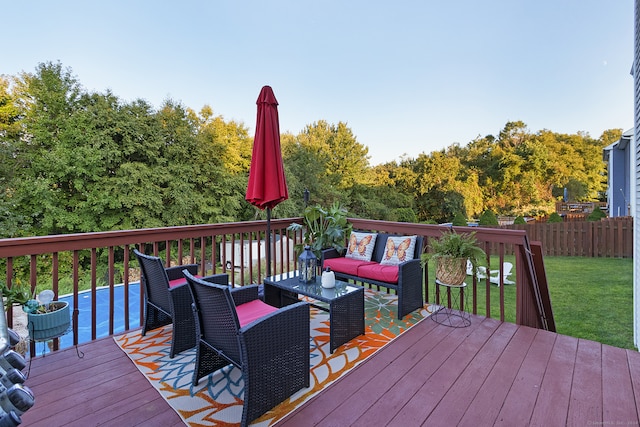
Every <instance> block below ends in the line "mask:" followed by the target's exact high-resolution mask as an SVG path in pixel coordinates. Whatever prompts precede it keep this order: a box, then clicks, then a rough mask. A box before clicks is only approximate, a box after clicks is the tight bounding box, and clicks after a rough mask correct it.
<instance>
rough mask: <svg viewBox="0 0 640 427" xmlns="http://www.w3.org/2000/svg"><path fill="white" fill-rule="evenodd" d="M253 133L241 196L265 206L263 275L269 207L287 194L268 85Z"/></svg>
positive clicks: (268, 253)
mask: <svg viewBox="0 0 640 427" xmlns="http://www.w3.org/2000/svg"><path fill="white" fill-rule="evenodd" d="M256 104H257V105H258V115H257V118H256V134H255V137H254V139H253V153H252V155H251V167H250V169H249V184H248V185H247V194H246V196H245V199H246V200H247V201H248V202H249V203H251V204H252V205H254V206H256V207H258V208H260V209H266V210H267V239H266V251H265V252H266V257H267V276H270V275H271V209H272V208H273V207H275V206H276V205H277V204H278V203H280V202H282V201H284V200H287V199H288V198H289V191H288V190H287V181H286V179H285V176H284V166H283V165H282V152H281V150H280V123H279V119H278V101H277V100H276V96H275V95H274V94H273V89H271V87H270V86H264V87H263V88H262V90H261V91H260V95H259V96H258V100H257V101H256Z"/></svg>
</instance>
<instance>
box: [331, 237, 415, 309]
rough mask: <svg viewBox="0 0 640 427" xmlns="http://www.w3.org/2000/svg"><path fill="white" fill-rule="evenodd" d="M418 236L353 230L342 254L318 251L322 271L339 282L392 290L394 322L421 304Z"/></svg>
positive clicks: (333, 250) (332, 251)
mask: <svg viewBox="0 0 640 427" xmlns="http://www.w3.org/2000/svg"><path fill="white" fill-rule="evenodd" d="M422 245H423V238H422V237H421V236H400V235H396V234H387V233H374V232H368V231H354V232H353V233H352V234H351V236H350V239H349V244H348V246H347V249H346V251H345V253H343V254H340V253H338V251H337V250H336V249H333V248H332V249H325V250H323V251H322V260H321V264H322V267H323V269H326V268H327V267H329V268H330V269H331V270H332V271H333V272H334V273H335V275H336V278H337V279H340V280H345V281H348V280H351V281H354V282H361V283H367V284H369V285H376V286H382V287H385V288H387V289H388V290H390V289H394V290H395V291H396V294H397V295H398V319H402V318H403V317H404V316H406V315H407V314H409V313H411V312H412V311H414V310H416V309H419V308H421V307H422V306H423V304H424V298H423V296H422V276H423V273H422V271H423V270H422V266H421V264H420V254H421V253H422Z"/></svg>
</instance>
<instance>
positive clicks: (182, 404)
mask: <svg viewBox="0 0 640 427" xmlns="http://www.w3.org/2000/svg"><path fill="white" fill-rule="evenodd" d="M396 307H397V298H396V296H395V295H389V294H386V293H381V292H376V291H374V290H371V289H365V334H364V335H361V336H359V337H357V338H355V339H353V340H351V341H349V342H348V343H346V344H344V345H342V346H340V347H339V348H338V349H337V350H336V351H335V352H334V353H333V354H331V353H330V352H329V314H328V313H326V312H324V311H321V310H317V309H315V308H313V307H312V308H311V346H310V350H311V386H310V387H308V388H304V389H302V390H300V391H298V392H297V393H296V394H294V395H293V396H291V397H290V398H289V399H288V400H286V401H284V402H282V403H281V404H280V405H278V406H276V407H275V408H273V409H272V410H271V411H269V412H267V413H265V414H264V415H263V416H262V417H260V418H258V419H257V420H255V421H254V422H253V424H252V425H257V426H269V425H273V424H275V423H276V422H277V421H278V420H280V419H281V418H283V417H284V416H285V415H287V414H288V413H289V412H291V411H293V410H294V409H295V408H297V407H298V406H300V405H301V404H303V403H304V402H305V401H307V400H308V399H310V398H311V397H312V396H314V395H315V394H316V393H318V392H320V391H321V390H322V389H323V388H325V387H327V386H328V385H329V384H331V383H332V382H334V381H335V380H337V379H338V378H340V376H342V375H344V374H345V373H347V372H348V371H350V370H351V369H353V368H354V367H355V366H356V365H358V364H359V363H361V362H362V361H363V360H365V359H366V358H368V357H369V356H371V355H372V354H373V353H375V352H376V351H378V350H379V349H380V348H382V347H384V346H385V345H386V344H388V343H389V342H391V341H392V340H393V339H394V338H396V337H397V336H399V335H400V334H402V333H403V332H405V331H406V330H408V329H409V328H410V327H412V326H413V325H415V324H416V323H418V322H419V321H420V320H422V319H424V318H426V317H427V316H429V315H430V314H431V313H432V310H433V309H434V308H435V307H429V306H425V308H424V309H422V310H417V311H414V312H413V313H412V314H411V315H408V316H405V318H404V319H402V320H398V319H397V318H396ZM114 340H115V341H116V343H117V344H118V345H119V346H120V348H121V349H122V350H123V351H124V352H125V353H126V354H127V355H128V356H129V358H130V359H131V360H132V361H133V362H134V363H135V364H136V366H137V367H138V369H139V370H140V372H142V373H143V374H144V375H145V376H146V377H147V379H148V380H149V382H150V383H151V384H152V385H153V386H154V387H155V388H156V389H157V390H158V391H159V392H160V394H161V395H162V396H163V397H164V398H165V399H166V401H167V402H168V403H169V405H171V406H172V407H173V408H174V409H175V411H176V412H177V413H178V414H179V415H180V416H181V417H182V419H183V420H184V422H185V423H186V424H187V425H189V426H192V427H201V426H230V425H239V424H240V419H241V417H242V396H243V389H244V384H243V380H242V376H241V372H240V370H239V369H237V368H234V367H233V366H232V365H229V366H227V367H225V368H223V369H220V370H219V371H217V372H214V373H213V374H211V375H209V376H208V377H207V378H202V379H201V380H200V382H199V384H198V386H196V387H193V386H192V385H191V377H192V374H193V369H194V363H195V355H196V354H195V349H192V350H189V351H185V352H183V353H181V354H179V355H176V356H175V357H174V358H173V359H170V358H169V347H170V345H171V326H167V327H165V328H161V329H157V330H155V331H151V332H149V333H147V336H145V337H142V336H141V334H140V331H134V332H130V333H127V334H124V335H119V336H117V337H114Z"/></svg>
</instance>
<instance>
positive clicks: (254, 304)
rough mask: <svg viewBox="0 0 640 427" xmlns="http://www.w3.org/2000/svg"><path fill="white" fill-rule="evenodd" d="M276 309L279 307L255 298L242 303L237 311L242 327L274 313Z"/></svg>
mask: <svg viewBox="0 0 640 427" xmlns="http://www.w3.org/2000/svg"><path fill="white" fill-rule="evenodd" d="M274 311H278V309H277V308H276V307H273V306H270V305H269V304H266V303H264V302H262V301H260V300H259V299H254V300H253V301H250V302H247V303H244V304H240V305H239V306H237V307H236V313H237V314H238V321H239V322H240V327H241V328H242V327H243V326H245V325H248V324H249V323H251V322H253V321H254V320H258V319H260V318H261V317H264V316H266V315H267V314H271V313H273V312H274Z"/></svg>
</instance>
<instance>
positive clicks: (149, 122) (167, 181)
mask: <svg viewBox="0 0 640 427" xmlns="http://www.w3.org/2000/svg"><path fill="white" fill-rule="evenodd" d="M621 132H622V130H621V129H613V130H609V131H606V132H604V133H603V135H602V136H601V137H600V138H599V139H593V138H591V137H590V136H589V135H588V134H583V133H578V134H573V135H567V134H558V133H555V132H552V131H549V130H541V131H538V132H530V131H529V130H528V129H527V126H526V125H525V124H524V123H523V122H520V121H515V122H508V123H507V124H506V125H505V127H504V129H503V130H502V131H500V133H499V134H498V135H497V136H493V135H487V136H485V137H478V138H477V139H475V140H473V141H471V142H469V143H468V144H467V145H466V146H461V145H459V144H454V145H451V146H449V147H447V148H446V149H443V150H440V151H435V152H432V153H428V154H427V153H422V154H420V155H418V157H417V158H407V157H404V158H402V160H401V161H392V162H388V163H385V164H381V165H376V166H371V165H370V164H369V156H368V148H367V147H366V146H365V145H364V144H362V143H360V142H358V141H357V139H356V137H355V135H354V133H353V132H352V130H351V129H350V128H349V127H348V126H347V125H346V124H345V123H343V122H339V123H338V124H331V123H328V122H326V121H324V120H318V121H316V122H313V123H311V124H309V125H307V126H306V127H305V128H304V129H303V130H302V131H300V132H299V133H298V134H297V135H293V134H291V133H286V134H283V135H282V136H281V143H282V153H283V159H284V165H285V173H286V176H287V183H288V186H289V193H290V199H289V200H287V201H285V202H283V203H281V204H280V205H278V206H277V207H276V208H275V209H274V210H273V216H274V217H281V218H284V217H292V216H300V215H301V213H302V210H303V208H304V201H303V197H302V195H303V192H304V190H305V189H308V190H309V191H310V194H311V203H313V204H316V203H317V204H321V205H324V206H328V205H330V204H332V203H334V202H339V203H341V204H342V205H343V206H344V207H346V208H347V209H348V211H349V214H350V215H351V216H357V217H366V218H372V219H384V220H393V221H409V222H428V221H431V222H443V221H450V220H451V219H452V218H453V217H454V216H455V215H456V214H458V215H463V216H465V217H466V218H472V217H477V216H478V215H480V214H481V213H482V212H484V211H487V210H490V211H492V212H495V213H497V214H508V215H514V216H515V215H544V214H548V213H550V212H552V211H553V209H554V203H555V201H557V200H558V199H559V198H560V197H561V196H562V194H563V191H564V188H567V190H568V191H569V194H570V196H571V198H572V199H573V200H576V201H591V200H598V199H601V198H602V197H603V192H604V191H605V189H606V165H605V163H604V162H603V161H602V148H603V147H604V146H606V145H608V144H610V143H611V142H613V141H615V140H617V139H618V138H619V137H620V135H621ZM252 143H253V141H252V136H251V135H249V131H248V128H247V127H246V126H245V125H244V124H243V123H238V122H235V121H227V120H225V119H224V118H223V116H222V115H218V114H216V113H214V110H213V109H212V108H211V107H210V106H208V105H205V106H203V107H202V108H201V109H200V110H199V111H198V112H196V111H195V110H193V109H191V108H189V107H186V106H184V105H182V104H181V103H179V102H176V101H174V100H171V99H167V100H165V101H164V102H163V104H162V105H161V106H160V107H159V108H157V109H156V108H154V107H153V106H152V105H149V103H147V102H146V101H144V100H142V99H137V100H134V101H132V102H124V101H123V100H122V99H120V98H118V96H117V95H115V94H113V93H111V92H110V91H106V92H102V93H101V92H89V91H87V90H85V89H84V88H83V87H82V85H81V84H80V82H79V80H78V78H77V77H76V76H75V75H74V74H73V72H72V70H71V69H69V68H65V67H63V65H62V64H60V63H59V62H58V63H54V62H45V63H41V64H39V65H38V66H37V67H36V68H35V71H34V72H22V73H20V74H18V75H16V76H6V75H2V76H0V194H1V197H0V236H1V237H14V236H25V235H47V234H60V233H77V232H91V231H104V230H118V229H120V230H122V229H137V228H147V227H163V226H173V225H189V224H200V223H217V222H228V221H243V220H251V219H258V218H264V213H263V212H262V211H260V210H258V209H256V208H254V207H253V206H251V205H250V204H248V203H247V202H245V200H244V195H245V191H246V186H247V180H248V173H249V164H250V162H251V152H252ZM389 143H390V144H399V145H400V144H401V143H402V141H389Z"/></svg>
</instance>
